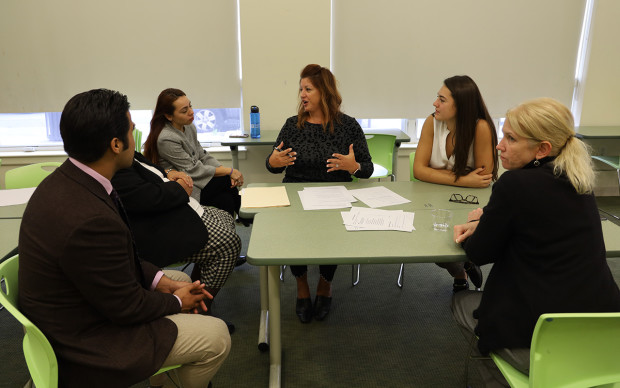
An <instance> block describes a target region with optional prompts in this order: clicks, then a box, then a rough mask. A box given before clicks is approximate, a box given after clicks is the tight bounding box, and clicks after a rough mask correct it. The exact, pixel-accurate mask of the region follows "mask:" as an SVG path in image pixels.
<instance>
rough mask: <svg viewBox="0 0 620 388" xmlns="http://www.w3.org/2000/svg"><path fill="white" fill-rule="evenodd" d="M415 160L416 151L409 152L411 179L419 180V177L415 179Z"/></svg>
mask: <svg viewBox="0 0 620 388" xmlns="http://www.w3.org/2000/svg"><path fill="white" fill-rule="evenodd" d="M414 160H415V151H413V152H412V153H410V154H409V180H410V181H412V182H413V181H417V179H415V177H414V176H413V161H414Z"/></svg>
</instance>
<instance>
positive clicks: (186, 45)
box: [0, 0, 240, 113]
mask: <svg viewBox="0 0 620 388" xmlns="http://www.w3.org/2000/svg"><path fill="white" fill-rule="evenodd" d="M236 15H237V10H236V2H235V1H203V0H187V1H183V2H174V1H172V2H171V1H162V0H131V1H126V0H106V1H91V0H85V1H75V0H55V1H40V0H2V2H1V3H0V70H1V71H0V90H2V93H0V112H15V113H19V112H55V111H61V110H62V108H63V106H64V104H65V103H66V102H67V101H68V99H69V98H71V97H72V96H73V95H75V94H77V93H80V92H83V91H86V90H89V89H93V88H102V87H103V88H108V89H114V90H119V91H120V92H122V93H123V94H126V95H127V96H128V97H129V101H130V103H131V106H132V109H153V108H154V107H155V102H156V99H157V96H158V94H159V92H161V91H162V90H163V89H165V88H168V87H176V88H179V89H183V90H184V91H185V92H186V93H187V94H188V96H189V98H190V99H191V100H192V102H193V104H194V106H197V107H212V108H220V107H221V108H229V107H239V106H240V81H239V70H238V50H237V48H238V43H237V16H236Z"/></svg>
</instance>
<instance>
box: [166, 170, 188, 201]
mask: <svg viewBox="0 0 620 388" xmlns="http://www.w3.org/2000/svg"><path fill="white" fill-rule="evenodd" d="M166 177H167V178H168V179H169V180H171V181H173V182H176V183H178V184H180V185H181V187H183V189H184V190H185V192H186V193H187V196H188V197H189V196H191V195H192V191H193V190H194V180H193V179H192V177H191V176H189V175H187V174H186V173H184V172H180V171H175V170H170V171H168V174H166Z"/></svg>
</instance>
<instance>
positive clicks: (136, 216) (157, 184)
mask: <svg viewBox="0 0 620 388" xmlns="http://www.w3.org/2000/svg"><path fill="white" fill-rule="evenodd" d="M138 161H140V162H143V163H146V164H149V165H151V166H154V165H153V164H152V163H150V162H148V161H147V159H146V158H145V157H144V156H143V155H142V154H140V153H138V152H136V153H135V156H134V162H133V164H132V166H131V167H130V168H126V169H123V170H119V171H118V172H117V173H116V175H114V178H112V185H113V186H114V188H115V189H116V191H117V192H118V194H119V195H120V197H121V200H122V201H123V205H124V206H125V210H126V211H127V215H128V216H129V222H130V224H131V231H132V233H133V236H134V240H135V242H136V246H137V247H138V254H139V255H140V257H141V258H142V259H144V260H147V261H150V262H151V263H153V264H155V265H157V266H160V267H165V266H167V265H170V264H173V263H175V262H178V261H180V260H182V259H185V258H187V257H189V256H191V255H192V254H194V253H196V252H198V251H199V250H200V249H202V248H204V246H205V245H206V243H207V240H208V234H207V229H206V228H205V226H204V223H203V222H202V220H201V219H200V217H199V216H198V214H197V213H196V212H195V211H194V209H192V208H191V206H189V196H188V195H187V193H186V192H185V190H184V189H183V187H181V185H179V184H178V183H176V182H164V181H163V180H162V179H161V177H160V176H157V175H156V174H154V173H153V172H151V171H149V170H148V169H146V168H144V166H142V165H141V164H140V163H139V162H138ZM154 167H156V168H157V169H158V170H159V171H160V172H161V173H162V174H163V175H164V176H165V175H166V174H165V172H164V171H163V169H161V167H159V166H154Z"/></svg>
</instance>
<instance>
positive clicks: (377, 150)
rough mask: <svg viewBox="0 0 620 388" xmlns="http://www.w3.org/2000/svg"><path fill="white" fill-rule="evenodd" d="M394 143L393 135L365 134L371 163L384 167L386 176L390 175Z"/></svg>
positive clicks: (394, 137)
mask: <svg viewBox="0 0 620 388" xmlns="http://www.w3.org/2000/svg"><path fill="white" fill-rule="evenodd" d="M395 142H396V136H394V135H385V134H376V133H367V134H366V143H367V144H368V151H369V152H370V156H371V157H372V162H373V163H375V164H378V165H380V166H382V167H385V169H386V170H388V173H387V175H392V161H393V159H392V158H393V155H394V143H395ZM354 152H355V150H354Z"/></svg>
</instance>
